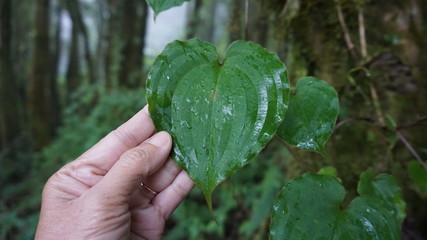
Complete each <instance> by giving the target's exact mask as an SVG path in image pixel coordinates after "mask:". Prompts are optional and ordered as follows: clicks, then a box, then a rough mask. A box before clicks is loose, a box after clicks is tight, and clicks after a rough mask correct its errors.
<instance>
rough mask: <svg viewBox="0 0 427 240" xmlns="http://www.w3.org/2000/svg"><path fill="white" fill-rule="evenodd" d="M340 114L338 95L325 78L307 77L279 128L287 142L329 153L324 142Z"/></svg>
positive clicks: (302, 81) (301, 82) (300, 82)
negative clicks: (323, 79) (322, 79)
mask: <svg viewBox="0 0 427 240" xmlns="http://www.w3.org/2000/svg"><path fill="white" fill-rule="evenodd" d="M338 114H339V103H338V95H337V93H336V91H335V89H334V88H333V87H331V86H329V84H328V83H327V82H325V81H321V80H318V79H316V78H313V77H305V78H302V79H300V80H299V81H298V83H297V86H296V89H295V92H291V95H290V99H289V110H288V111H287V113H286V116H285V120H284V121H283V123H282V125H281V126H280V127H279V129H278V130H277V135H279V136H280V137H281V138H283V140H285V141H286V142H287V143H289V144H291V145H294V146H296V147H298V148H301V149H304V150H310V151H315V152H320V153H323V154H325V150H324V145H325V144H326V142H327V141H328V138H329V136H330V135H331V133H332V131H333V130H334V126H335V121H336V120H337V116H338Z"/></svg>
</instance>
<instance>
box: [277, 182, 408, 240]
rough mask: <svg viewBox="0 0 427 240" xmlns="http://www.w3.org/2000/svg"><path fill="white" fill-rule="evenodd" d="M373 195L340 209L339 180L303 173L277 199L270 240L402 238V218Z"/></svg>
mask: <svg viewBox="0 0 427 240" xmlns="http://www.w3.org/2000/svg"><path fill="white" fill-rule="evenodd" d="M365 180H366V179H365ZM394 187H395V186H393V188H394ZM370 195H371V194H368V195H366V194H362V193H360V196H359V197H356V198H355V199H353V201H352V202H351V203H350V204H349V206H348V207H347V208H346V209H344V210H341V205H342V201H343V200H344V197H345V190H344V187H343V186H342V185H341V183H340V182H339V181H338V180H337V179H336V178H334V177H332V176H328V175H321V174H304V175H302V176H300V177H298V178H296V179H294V180H292V181H291V182H289V183H288V184H287V185H286V186H285V188H284V189H283V190H282V191H281V193H280V194H279V196H278V198H277V199H276V202H275V204H274V207H273V212H272V219H271V225H270V239H272V240H275V239H280V240H289V239H295V240H304V239H307V240H312V239H328V240H329V239H337V240H338V239H359V240H363V239H388V240H394V239H400V223H399V219H398V218H397V217H396V215H395V212H394V211H391V210H390V207H389V204H390V203H387V202H386V201H384V200H383V199H382V198H378V197H377V196H376V197H372V196H370Z"/></svg>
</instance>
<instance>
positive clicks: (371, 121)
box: [334, 117, 375, 131]
mask: <svg viewBox="0 0 427 240" xmlns="http://www.w3.org/2000/svg"><path fill="white" fill-rule="evenodd" d="M350 122H367V123H375V121H374V120H373V119H372V118H369V117H360V118H347V119H344V120H342V121H341V122H339V123H337V125H335V129H334V131H336V130H338V129H339V128H340V127H342V126H343V125H345V124H347V123H350Z"/></svg>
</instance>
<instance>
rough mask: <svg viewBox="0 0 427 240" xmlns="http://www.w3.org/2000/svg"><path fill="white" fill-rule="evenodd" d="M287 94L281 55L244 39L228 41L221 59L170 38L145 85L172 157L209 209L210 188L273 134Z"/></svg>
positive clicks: (204, 46)
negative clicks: (169, 141) (169, 138)
mask: <svg viewBox="0 0 427 240" xmlns="http://www.w3.org/2000/svg"><path fill="white" fill-rule="evenodd" d="M288 92H289V85H288V79H287V72H286V68H285V66H284V65H283V63H282V62H281V61H280V60H279V58H278V57H277V56H276V55H274V54H271V53H269V52H267V51H266V50H265V49H264V48H262V47H261V46H259V45H256V44H254V43H251V42H244V41H236V42H234V43H232V44H231V45H230V47H229V48H228V50H227V53H226V56H225V59H224V60H223V61H222V62H220V61H219V60H218V56H217V53H216V49H215V47H214V46H212V45H211V44H209V43H206V42H202V41H200V40H196V39H193V40H189V41H185V42H182V41H174V42H172V43H171V44H169V45H168V46H167V47H166V48H165V49H164V51H163V52H162V53H161V54H160V55H159V56H158V58H157V59H156V60H155V62H154V65H153V67H152V69H151V72H150V73H149V76H148V80H147V101H148V104H149V106H150V107H149V110H150V113H151V116H152V119H153V122H154V124H155V126H156V128H157V130H159V131H160V130H165V131H168V132H169V133H171V135H172V137H173V140H174V147H173V153H174V154H173V159H174V160H175V161H176V162H177V164H178V165H179V166H180V167H181V168H183V169H184V170H186V171H187V173H188V174H189V176H190V177H191V178H192V179H193V181H194V182H195V183H196V184H197V185H198V186H199V187H200V188H201V190H202V191H203V193H204V195H205V197H206V200H207V201H208V205H209V207H211V195H212V192H213V190H214V189H215V187H216V186H217V185H218V184H219V183H221V182H222V181H223V180H225V179H226V178H227V177H228V176H230V175H231V174H233V173H234V172H235V171H237V170H238V169H239V168H241V167H242V166H243V165H245V164H246V163H248V161H249V160H251V159H252V158H253V157H254V156H256V155H257V154H258V153H259V152H260V151H261V149H262V148H264V146H265V145H266V144H267V143H268V142H269V141H270V140H271V138H272V137H273V135H274V134H275V133H276V131H277V128H278V126H279V125H280V123H281V122H282V121H283V117H284V115H285V112H286V109H287V104H288Z"/></svg>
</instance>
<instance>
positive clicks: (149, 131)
mask: <svg viewBox="0 0 427 240" xmlns="http://www.w3.org/2000/svg"><path fill="white" fill-rule="evenodd" d="M154 130H155V128H154V124H153V121H152V120H151V118H150V114H149V112H148V105H145V107H144V108H143V109H142V110H140V111H139V112H138V113H136V114H135V115H134V116H133V117H132V118H130V119H129V120H128V121H127V122H125V123H124V124H122V125H121V126H119V127H118V128H117V129H115V130H114V131H111V132H110V133H109V134H108V135H107V136H105V137H104V138H103V139H101V140H100V141H99V142H98V143H97V144H95V145H94V146H93V147H92V148H90V149H89V150H87V151H86V152H85V153H83V154H82V155H81V156H80V157H79V158H78V159H77V160H76V161H81V162H82V163H87V164H91V165H94V166H95V167H98V168H101V169H104V170H107V171H108V170H110V169H111V167H112V166H113V165H114V163H115V162H116V161H117V160H118V159H119V158H120V156H121V155H122V154H123V153H124V152H126V151H127V150H129V149H131V148H134V147H136V146H138V145H139V144H141V143H142V142H143V141H145V140H146V139H148V138H149V137H150V136H151V135H153V133H154Z"/></svg>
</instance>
